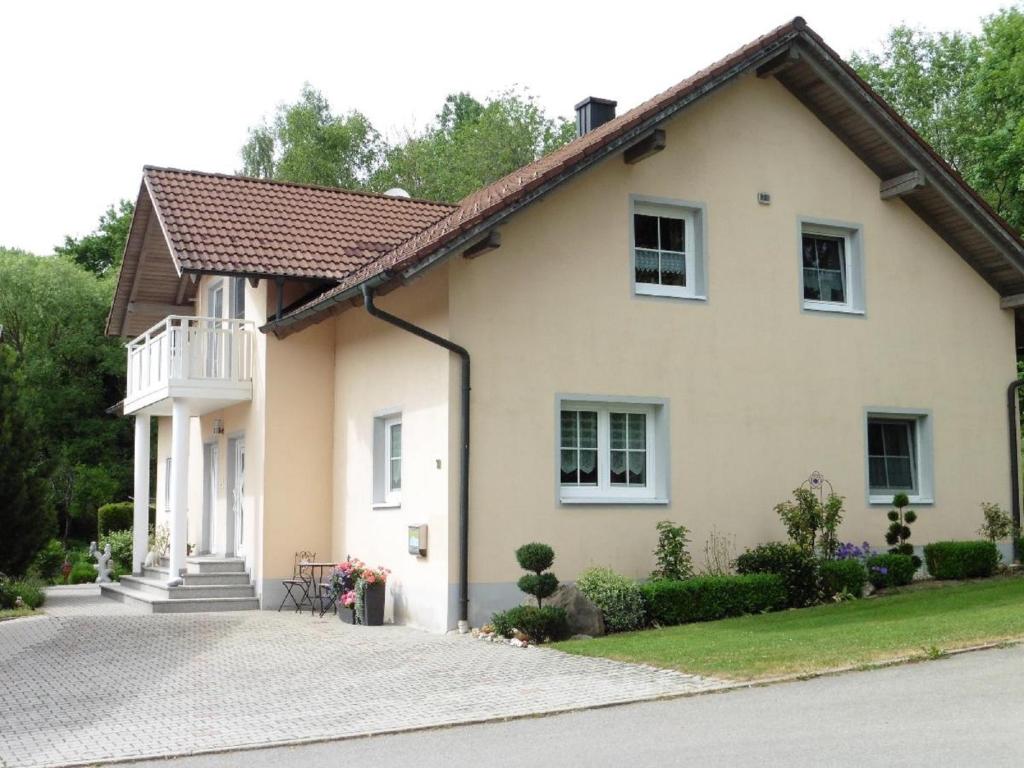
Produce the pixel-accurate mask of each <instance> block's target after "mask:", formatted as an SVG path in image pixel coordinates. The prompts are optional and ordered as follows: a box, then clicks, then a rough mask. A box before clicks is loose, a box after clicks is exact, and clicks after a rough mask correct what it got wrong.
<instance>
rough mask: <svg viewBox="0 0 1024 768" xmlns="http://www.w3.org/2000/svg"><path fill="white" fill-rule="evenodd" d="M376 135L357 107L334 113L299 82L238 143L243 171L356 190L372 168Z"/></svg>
mask: <svg viewBox="0 0 1024 768" xmlns="http://www.w3.org/2000/svg"><path fill="white" fill-rule="evenodd" d="M382 150H383V146H382V144H381V139H380V135H379V134H378V133H377V131H376V129H375V128H374V127H373V126H372V125H371V124H370V121H369V120H367V119H366V117H365V116H364V115H362V114H360V113H359V112H349V113H348V114H344V115H335V114H334V113H333V112H332V111H331V105H330V104H329V103H328V101H327V99H325V98H324V96H323V94H321V93H320V92H319V91H317V90H316V89H315V88H313V87H312V86H310V85H309V84H308V83H307V84H306V85H305V86H303V88H302V93H301V95H300V96H299V100H298V101H297V102H295V103H294V104H288V105H282V106H281V107H279V108H278V110H277V114H276V116H275V117H274V120H273V122H272V123H270V124H267V123H264V124H263V125H261V126H257V127H255V128H250V129H249V140H248V141H247V142H246V143H245V146H243V147H242V163H243V170H242V172H243V173H245V174H246V175H247V176H256V177H258V178H264V179H276V180H278V181H293V182H297V183H300V184H319V185H322V186H329V187H344V188H346V189H359V188H361V187H363V186H364V185H365V183H366V180H367V179H368V178H369V176H370V174H371V173H373V171H374V170H375V169H376V167H377V164H378V162H379V159H380V155H381V153H382Z"/></svg>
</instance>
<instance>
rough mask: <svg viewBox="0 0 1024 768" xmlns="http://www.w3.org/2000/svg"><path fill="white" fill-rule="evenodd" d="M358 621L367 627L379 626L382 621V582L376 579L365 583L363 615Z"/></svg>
mask: <svg viewBox="0 0 1024 768" xmlns="http://www.w3.org/2000/svg"><path fill="white" fill-rule="evenodd" d="M359 623H360V624H365V625H367V626H369V627H379V626H381V625H382V624H383V623H384V582H382V581H378V582H375V583H373V584H367V585H366V591H365V592H364V593H363V615H362V616H360V617H359Z"/></svg>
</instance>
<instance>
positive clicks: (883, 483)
mask: <svg viewBox="0 0 1024 768" xmlns="http://www.w3.org/2000/svg"><path fill="white" fill-rule="evenodd" d="M865 430H866V439H865V442H866V462H867V470H866V474H867V486H868V488H867V495H868V502H869V503H870V504H891V503H892V497H893V496H895V495H896V494H897V493H905V494H907V496H908V497H909V498H910V501H911V503H912V504H931V503H933V501H934V498H933V491H932V425H931V417H930V415H929V414H928V412H927V411H914V410H908V409H903V408H888V409H886V408H872V409H869V410H868V411H867V414H866V417H865Z"/></svg>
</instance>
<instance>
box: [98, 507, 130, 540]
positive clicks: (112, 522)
mask: <svg viewBox="0 0 1024 768" xmlns="http://www.w3.org/2000/svg"><path fill="white" fill-rule="evenodd" d="M134 516H135V505H134V504H133V503H132V502H130V501H115V502H114V503H112V504H104V505H103V506H102V507H100V508H99V509H97V510H96V527H97V528H99V532H100V538H102V537H104V536H106V535H107V534H108V533H110V532H111V531H123V530H125V529H128V528H131V527H132V522H133V517H134Z"/></svg>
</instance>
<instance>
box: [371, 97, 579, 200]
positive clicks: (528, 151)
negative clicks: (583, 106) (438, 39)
mask: <svg viewBox="0 0 1024 768" xmlns="http://www.w3.org/2000/svg"><path fill="white" fill-rule="evenodd" d="M574 135H575V127H574V124H573V123H571V122H570V121H567V120H562V119H551V118H549V117H547V116H546V114H545V113H544V110H543V109H542V108H541V107H540V106H539V105H538V104H537V102H536V100H535V99H534V98H533V97H532V96H531V95H529V94H528V93H526V92H523V91H516V90H508V91H504V92H503V93H500V94H499V95H498V96H496V97H495V98H493V99H489V100H487V101H486V102H480V101H477V100H476V99H474V98H473V97H472V96H470V95H469V94H466V93H457V94H451V95H450V96H448V98H447V99H446V100H445V103H444V106H443V107H442V109H441V111H440V112H439V113H438V114H437V116H436V118H435V120H434V123H433V124H432V125H430V126H428V127H427V128H426V129H425V130H423V131H422V132H420V133H418V134H415V135H409V136H407V137H406V140H405V141H404V142H403V143H400V144H397V145H395V146H393V147H391V148H390V149H389V150H388V152H387V157H386V162H385V163H384V165H383V167H381V169H380V170H379V171H378V172H377V174H376V175H375V176H374V178H373V181H372V186H373V187H374V188H375V189H378V190H384V189H387V188H388V187H394V186H398V187H401V188H403V189H405V190H406V191H408V192H409V193H410V194H411V195H412V196H413V197H419V198H425V199H428V200H445V201H449V202H454V201H456V200H459V199H461V198H463V197H465V196H466V195H468V194H469V193H470V192H473V191H474V190H476V189H479V188H480V187H483V186H485V185H487V184H490V183H491V182H492V181H497V180H498V179H500V178H501V177H502V176H505V175H506V174H509V173H511V172H512V171H514V170H516V169H517V168H520V167H522V166H524V165H526V164H527V163H530V162H533V161H534V160H536V159H538V158H539V157H542V156H543V155H545V154H547V153H548V152H551V151H552V150H554V149H557V148H558V147H560V146H562V145H563V144H565V143H567V142H568V141H570V140H571V139H572V138H573V136H574Z"/></svg>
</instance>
